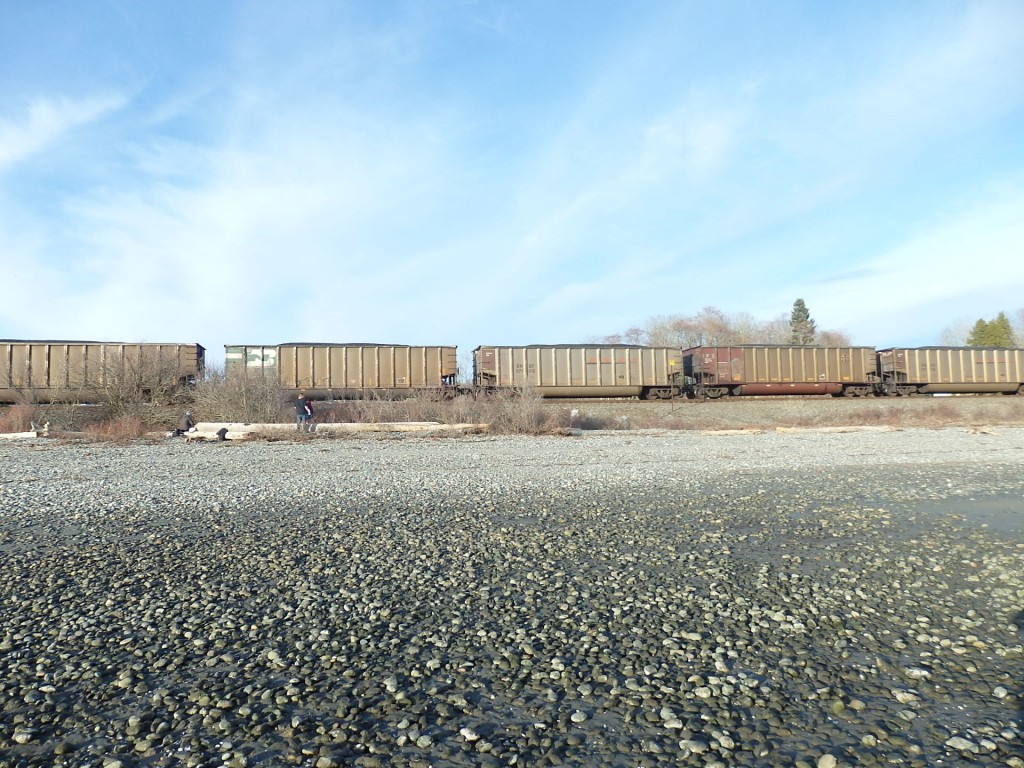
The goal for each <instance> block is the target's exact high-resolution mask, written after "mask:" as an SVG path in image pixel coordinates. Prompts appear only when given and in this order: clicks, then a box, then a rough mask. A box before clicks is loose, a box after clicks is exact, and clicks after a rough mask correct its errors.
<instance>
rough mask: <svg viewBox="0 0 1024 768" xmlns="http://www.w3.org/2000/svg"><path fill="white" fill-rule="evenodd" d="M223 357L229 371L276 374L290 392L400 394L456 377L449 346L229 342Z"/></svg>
mask: <svg viewBox="0 0 1024 768" xmlns="http://www.w3.org/2000/svg"><path fill="white" fill-rule="evenodd" d="M225 357H226V369H227V371H228V372H229V373H230V374H232V375H237V374H238V373H240V372H242V371H245V372H246V373H247V374H253V373H258V374H262V375H271V376H275V377H277V380H278V382H279V384H280V386H281V387H282V389H284V390H286V391H288V392H289V393H292V394H297V393H298V392H302V393H304V394H306V395H309V396H310V397H315V398H352V397H365V396H372V395H379V396H385V397H395V396H405V395H411V394H414V393H415V392H417V391H423V390H427V389H444V388H446V387H451V386H453V385H454V384H455V381H456V378H457V376H458V360H457V357H458V356H457V350H456V348H455V347H454V346H436V347H434V346H403V345H390V344H280V345H276V346H261V345H255V346H250V345H229V346H227V347H226V348H225Z"/></svg>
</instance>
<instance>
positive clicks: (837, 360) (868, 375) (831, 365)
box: [683, 344, 878, 398]
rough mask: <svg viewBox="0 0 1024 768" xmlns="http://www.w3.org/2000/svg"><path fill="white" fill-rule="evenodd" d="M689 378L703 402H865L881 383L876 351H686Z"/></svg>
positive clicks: (769, 347) (786, 348)
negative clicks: (757, 398)
mask: <svg viewBox="0 0 1024 768" xmlns="http://www.w3.org/2000/svg"><path fill="white" fill-rule="evenodd" d="M683 372H684V373H685V375H686V378H687V381H688V382H689V386H690V391H691V393H692V394H693V395H694V396H696V397H700V398H718V397H724V396H733V395H834V396H845V397H863V396H865V395H871V394H874V393H875V387H876V385H877V381H878V373H877V362H876V359H875V348H874V347H805V346H785V345H753V344H749V345H742V346H731V347H693V348H691V349H687V350H684V351H683Z"/></svg>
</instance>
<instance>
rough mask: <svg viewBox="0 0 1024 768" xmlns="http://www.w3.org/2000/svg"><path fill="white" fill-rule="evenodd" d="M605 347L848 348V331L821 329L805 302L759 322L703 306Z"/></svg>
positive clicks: (615, 337)
mask: <svg viewBox="0 0 1024 768" xmlns="http://www.w3.org/2000/svg"><path fill="white" fill-rule="evenodd" d="M600 342H601V343H603V344H643V345H644V346H649V347H683V348H684V349H686V348H689V347H701V346H733V345H737V344H797V345H804V346H811V345H820V346H826V347H848V346H850V337H849V335H848V334H847V333H846V332H845V331H837V330H828V329H819V328H818V327H817V324H816V323H815V322H814V319H813V318H812V317H811V313H810V310H809V309H808V308H807V304H806V303H805V302H804V300H803V299H797V300H796V301H795V302H793V309H792V311H791V312H789V313H788V314H787V313H782V314H780V315H778V316H777V317H773V318H771V319H769V320H756V319H754V317H752V316H751V315H749V314H748V313H746V312H739V313H736V314H732V315H729V314H726V313H725V312H723V311H722V310H720V309H718V308H717V307H704V309H702V310H700V311H699V312H697V313H696V314H693V315H660V316H657V317H652V318H651V319H650V320H648V321H647V322H646V323H645V324H644V325H643V326H634V327H632V328H627V329H626V330H625V331H622V332H621V333H613V334H609V335H607V336H604V337H603V338H601V339H600Z"/></svg>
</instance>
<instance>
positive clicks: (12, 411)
mask: <svg viewBox="0 0 1024 768" xmlns="http://www.w3.org/2000/svg"><path fill="white" fill-rule="evenodd" d="M39 413H40V410H39V408H37V407H36V406H34V405H30V404H27V403H19V404H17V405H11V406H7V407H5V408H2V409H0V432H28V431H29V430H30V429H32V424H33V423H36V424H38V423H39V420H38V417H39Z"/></svg>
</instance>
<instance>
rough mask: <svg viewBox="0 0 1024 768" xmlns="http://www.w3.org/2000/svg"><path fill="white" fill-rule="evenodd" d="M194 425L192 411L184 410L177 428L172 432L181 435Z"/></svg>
mask: <svg viewBox="0 0 1024 768" xmlns="http://www.w3.org/2000/svg"><path fill="white" fill-rule="evenodd" d="M195 425H196V423H195V421H194V420H193V419H192V411H185V413H184V415H182V417H181V419H180V420H179V421H178V428H177V429H176V430H174V434H175V435H177V436H178V437H181V436H182V435H184V434H185V433H186V432H188V431H189V430H190V429H192V428H193V427H194V426H195Z"/></svg>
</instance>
